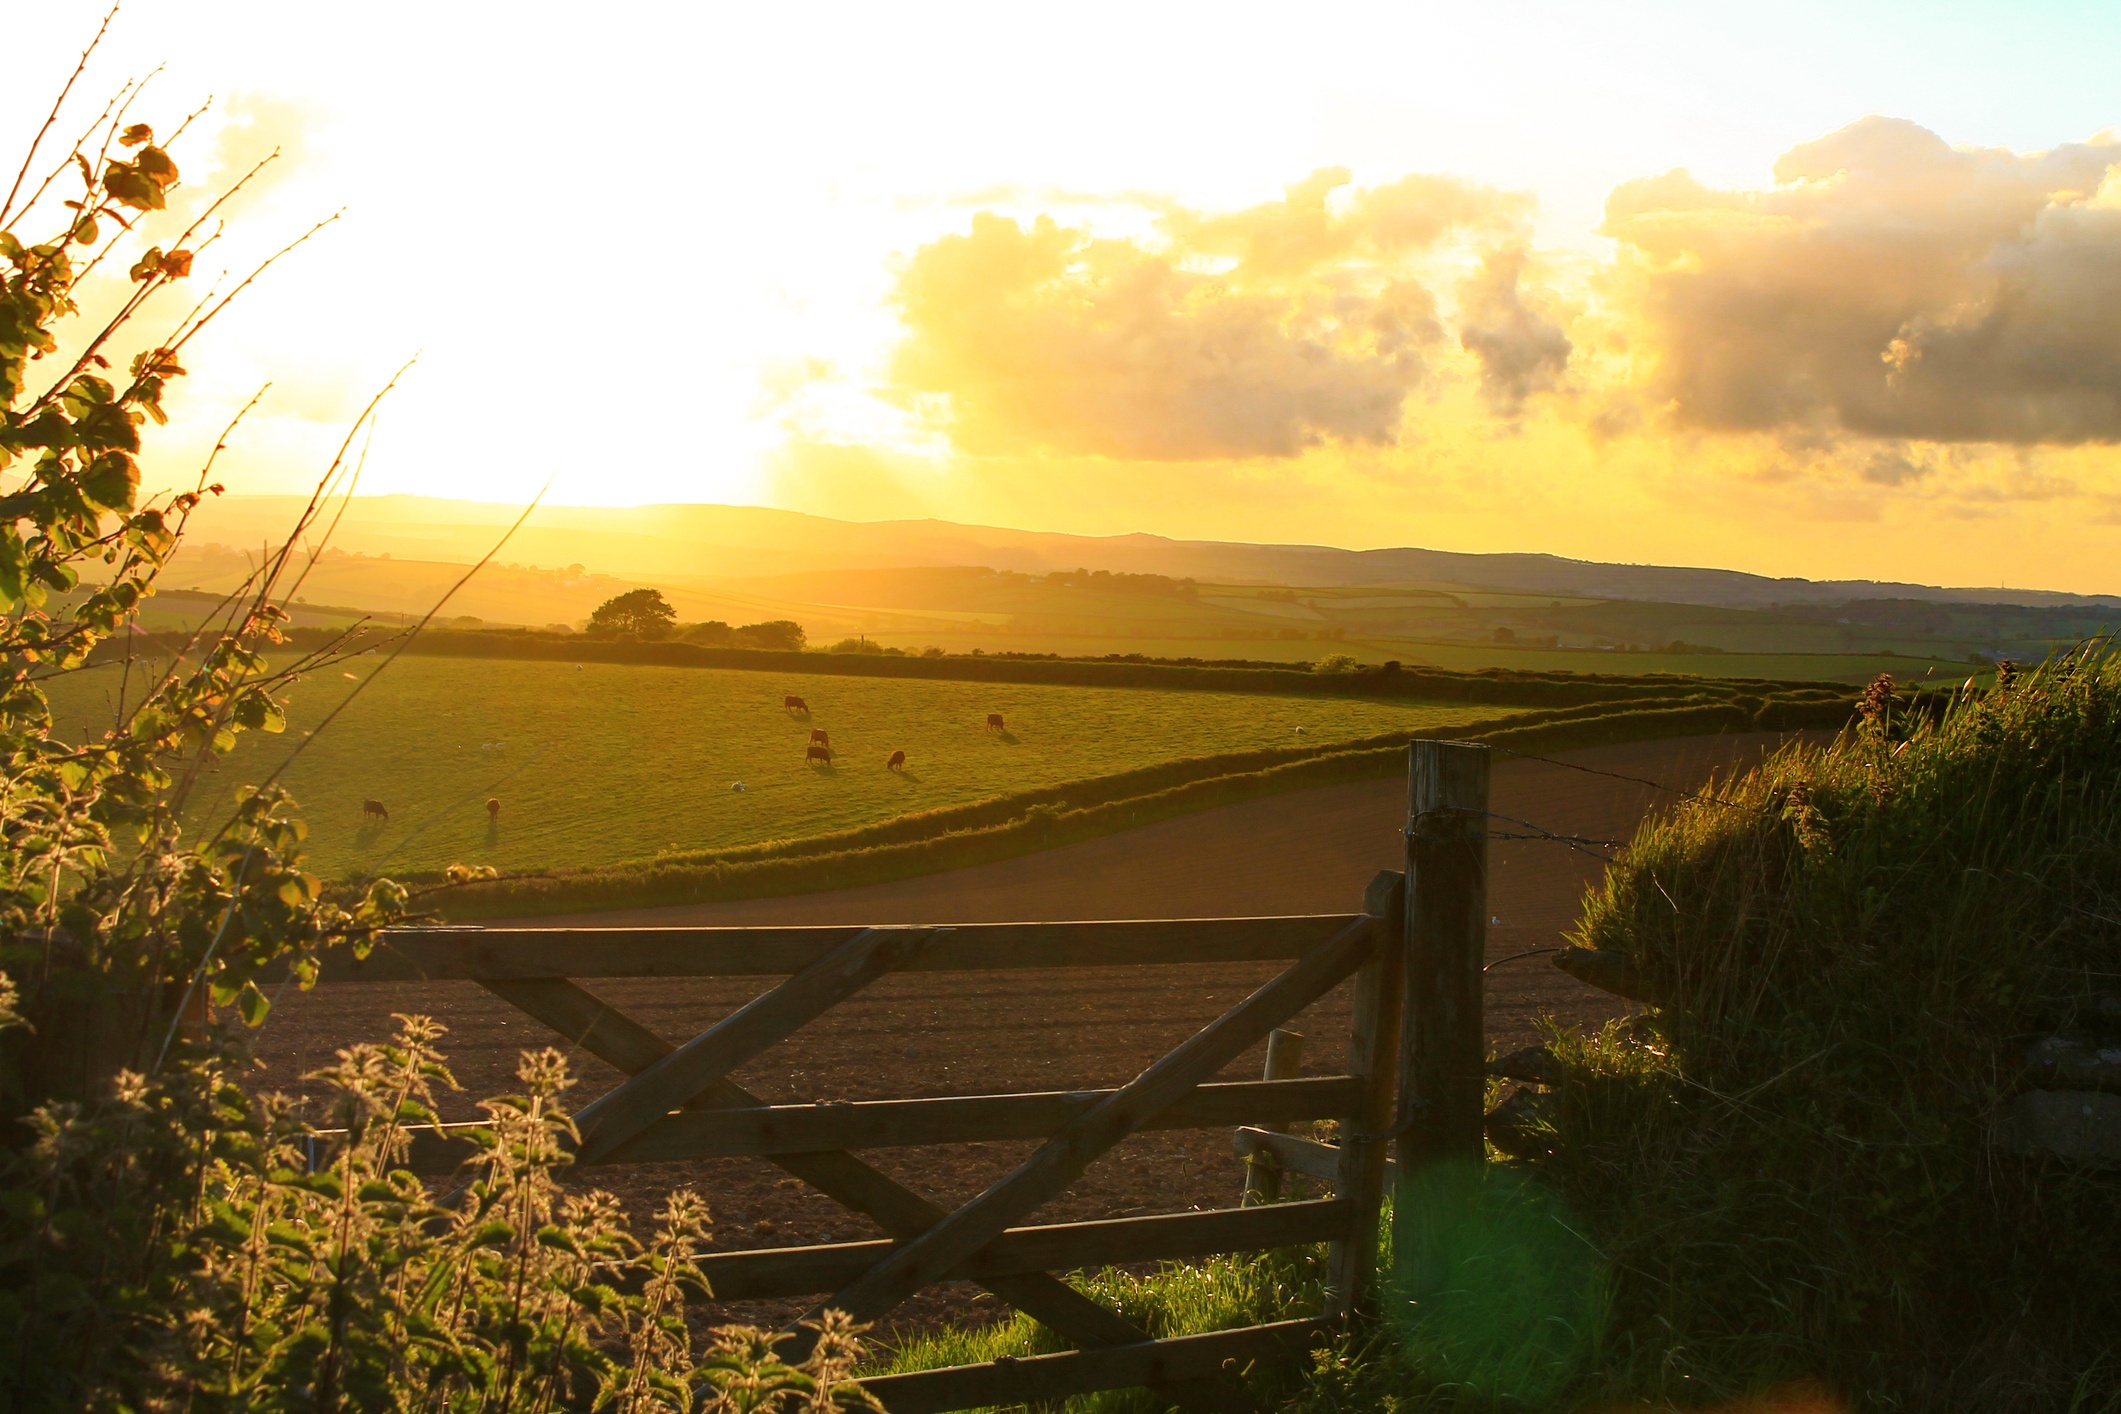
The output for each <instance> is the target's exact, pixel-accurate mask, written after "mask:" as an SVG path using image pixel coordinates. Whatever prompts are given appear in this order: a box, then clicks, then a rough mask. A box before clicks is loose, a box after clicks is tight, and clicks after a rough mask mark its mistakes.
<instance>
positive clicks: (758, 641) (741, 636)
mask: <svg viewBox="0 0 2121 1414" xmlns="http://www.w3.org/2000/svg"><path fill="white" fill-rule="evenodd" d="M809 638H810V636H809V635H808V634H806V633H804V632H803V626H802V625H801V624H799V623H797V622H796V621H795V620H794V619H769V620H767V621H766V622H765V623H762V624H745V625H744V626H743V627H742V628H740V629H738V630H737V631H736V641H737V645H738V646H739V647H742V648H777V649H780V650H782V651H784V652H793V651H795V650H796V649H799V648H801V647H802V646H803V645H804V644H805V643H806V642H808V641H809Z"/></svg>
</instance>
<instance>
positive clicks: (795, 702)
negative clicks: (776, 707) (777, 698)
mask: <svg viewBox="0 0 2121 1414" xmlns="http://www.w3.org/2000/svg"><path fill="white" fill-rule="evenodd" d="M781 706H783V707H785V708H787V709H788V710H789V711H790V712H800V713H802V714H803V715H804V716H806V717H807V716H809V715H810V704H809V703H807V702H805V701H804V700H803V699H802V698H800V697H783V698H782V699H781Z"/></svg>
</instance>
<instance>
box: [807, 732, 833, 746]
mask: <svg viewBox="0 0 2121 1414" xmlns="http://www.w3.org/2000/svg"><path fill="white" fill-rule="evenodd" d="M810 744H811V745H812V746H830V745H832V738H831V737H829V736H826V735H825V729H824V728H823V727H812V728H811V729H810Z"/></svg>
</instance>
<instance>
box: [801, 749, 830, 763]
mask: <svg viewBox="0 0 2121 1414" xmlns="http://www.w3.org/2000/svg"><path fill="white" fill-rule="evenodd" d="M812 761H822V762H824V763H825V764H826V765H827V766H830V765H831V764H832V748H831V747H829V746H813V747H811V748H810V749H809V750H808V751H806V752H804V753H803V764H804V765H806V766H807V765H809V764H810V763H811V762H812Z"/></svg>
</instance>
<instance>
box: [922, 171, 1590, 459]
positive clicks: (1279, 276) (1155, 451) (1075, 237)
mask: <svg viewBox="0 0 2121 1414" xmlns="http://www.w3.org/2000/svg"><path fill="white" fill-rule="evenodd" d="M1348 182H1349V176H1348V173H1347V172H1346V170H1345V169H1340V168H1329V169H1326V170H1324V171H1321V172H1318V173H1316V174H1314V175H1312V176H1311V177H1309V178H1307V179H1306V180H1305V181H1302V182H1299V183H1297V184H1296V185H1294V186H1292V187H1290V188H1289V189H1288V191H1287V193H1286V195H1285V197H1284V199H1283V200H1281V201H1276V202H1268V203H1265V204H1263V205H1260V206H1255V207H1252V208H1249V209H1247V210H1244V211H1238V212H1230V213H1224V214H1216V215H1202V214H1199V213H1192V212H1183V211H1174V212H1170V213H1167V214H1166V215H1165V216H1164V217H1163V218H1162V219H1161V220H1160V221H1159V222H1158V224H1157V231H1156V235H1155V237H1154V238H1153V239H1117V238H1110V237H1099V236H1097V235H1095V234H1093V233H1092V232H1091V231H1089V230H1087V229H1083V228H1078V227H1072V226H1063V225H1060V224H1058V223H1056V222H1055V221H1053V220H1052V219H1051V218H1049V217H1040V218H1038V219H1037V220H1035V221H1034V222H1032V224H1031V225H1030V226H1029V227H1028V228H1027V227H1025V226H1023V225H1020V224H1019V223H1018V222H1017V221H1015V220H1013V219H1009V218H1007V217H1003V216H997V215H994V214H991V213H987V212H982V213H980V214H978V215H976V216H975V217H974V218H973V220H972V224H971V229H970V231H969V232H968V233H966V234H964V235H952V236H946V237H943V238H942V239H939V240H936V241H934V242H931V243H930V244H928V245H925V246H922V247H921V248H920V249H919V250H918V251H916V252H915V254H914V255H913V256H912V258H911V259H910V260H909V261H908V262H907V264H906V266H905V268H904V269H903V270H902V271H901V272H900V275H899V278H898V281H897V284H896V287H895V289H894V292H893V296H892V298H893V302H894V303H895V305H896V307H897V309H898V312H899V314H900V316H901V318H902V319H903V321H904V324H905V330H906V337H905V340H904V342H903V343H901V344H900V345H899V347H898V349H897V351H896V354H895V356H894V358H893V361H892V365H891V390H890V391H891V393H892V395H893V396H894V397H896V398H897V399H898V400H899V401H900V402H902V403H903V404H906V405H909V406H912V407H914V408H916V409H917V410H919V411H921V412H922V413H924V414H925V415H927V416H928V417H929V418H930V419H931V420H933V421H934V422H935V423H937V424H938V425H940V426H941V427H943V428H944V429H945V430H947V432H948V433H949V435H950V437H951V440H952V441H953V442H954V443H955V445H956V446H958V447H959V448H960V449H961V450H964V451H968V452H973V453H976V454H982V455H999V454H1014V453H1021V452H1025V451H1031V450H1040V449H1043V450H1048V451H1054V452H1060V453H1065V454H1077V455H1095V456H1107V457H1115V458H1127V459H1133V460H1147V461H1187V460H1199V459H1210V458H1249V457H1288V456H1294V455H1296V454H1298V453H1300V452H1302V451H1303V450H1304V449H1305V448H1307V447H1310V446H1314V445H1317V444H1319V443H1321V442H1325V441H1328V440H1332V441H1339V442H1344V443H1352V444H1384V443H1389V442H1391V441H1393V440H1394V438H1395V436H1396V435H1397V432H1398V429H1399V425H1400V420H1401V409H1402V405H1403V404H1404V403H1405V401H1406V399H1407V397H1408V395H1409V394H1410V393H1412V392H1414V391H1415V390H1416V389H1418V388H1420V387H1422V386H1423V384H1424V383H1425V382H1427V381H1428V379H1429V378H1430V376H1431V373H1432V360H1431V355H1432V352H1433V351H1434V350H1435V349H1436V347H1437V346H1438V345H1440V344H1441V343H1442V342H1443V339H1444V333H1445V331H1444V325H1443V321H1442V319H1441V318H1440V317H1439V315H1438V312H1437V304H1436V299H1435V297H1434V295H1433V294H1432V292H1431V289H1430V287H1429V284H1428V283H1427V282H1426V281H1425V279H1424V277H1423V271H1422V269H1421V266H1420V257H1422V256H1424V255H1426V254H1428V253H1429V252H1431V251H1433V250H1434V248H1435V247H1436V246H1437V245H1438V244H1439V243H1440V242H1442V241H1444V240H1445V239H1447V238H1449V237H1452V236H1454V235H1465V236H1468V237H1471V238H1477V239H1488V240H1492V239H1494V238H1495V237H1496V235H1497V234H1498V233H1505V234H1506V233H1509V232H1512V231H1514V230H1515V228H1516V227H1517V225H1518V224H1519V223H1520V222H1521V221H1522V219H1523V216H1524V214H1525V212H1526V210H1527V209H1528V208H1527V202H1526V199H1525V198H1524V197H1522V196H1517V195H1512V194H1508V193H1503V192H1497V191H1494V190H1491V189H1489V188H1485V187H1480V186H1476V185H1473V184H1470V183H1465V182H1460V181H1456V180H1454V179H1451V178H1444V177H1429V176H1414V177H1409V178H1406V179H1404V180H1402V181H1398V182H1394V183H1391V184H1389V185H1386V186H1379V187H1372V188H1367V189H1356V190H1352V191H1350V192H1348V193H1346V194H1345V196H1344V198H1343V199H1340V200H1334V199H1333V197H1334V195H1335V193H1336V192H1337V191H1338V190H1339V189H1340V188H1342V187H1345V186H1347V185H1348ZM1516 268H1517V267H1516V266H1515V265H1510V264H1508V263H1507V262H1505V265H1504V266H1499V267H1497V271H1498V273H1497V274H1496V275H1495V276H1494V277H1492V278H1491V279H1490V281H1489V284H1490V285H1492V284H1493V280H1494V279H1501V278H1503V273H1501V272H1504V271H1505V270H1506V273H1507V283H1508V285H1509V295H1508V296H1505V295H1504V294H1502V293H1501V292H1500V291H1499V288H1498V290H1496V291H1495V292H1493V298H1491V300H1490V304H1491V305H1493V307H1494V309H1495V310H1496V311H1499V312H1500V315H1501V322H1500V323H1498V324H1497V325H1496V326H1495V327H1496V329H1497V330H1498V331H1499V332H1498V333H1497V334H1496V341H1495V347H1494V350H1493V353H1492V357H1491V355H1490V354H1489V353H1483V354H1482V355H1481V356H1482V358H1483V360H1484V362H1492V363H1493V365H1494V366H1495V367H1497V368H1498V369H1501V370H1503V371H1502V372H1500V373H1499V374H1498V377H1499V378H1500V379H1501V380H1502V386H1505V387H1506V388H1512V387H1521V388H1522V389H1523V390H1524V391H1523V392H1520V393H1518V394H1517V400H1518V401H1521V400H1522V397H1523V396H1524V395H1525V393H1528V392H1529V391H1531V390H1532V389H1533V388H1535V387H1537V386H1545V383H1546V382H1548V381H1551V378H1550V376H1549V369H1550V366H1551V364H1552V361H1553V359H1554V358H1555V357H1557V355H1556V353H1555V350H1554V346H1553V344H1552V342H1551V340H1549V341H1548V342H1547V343H1546V344H1545V345H1542V346H1540V349H1539V350H1538V351H1536V352H1534V353H1532V354H1531V355H1529V357H1530V358H1531V362H1529V363H1525V362H1524V359H1525V357H1527V356H1526V355H1524V354H1521V353H1519V352H1517V345H1516V344H1514V343H1511V342H1510V341H1511V340H1513V339H1522V338H1523V337H1524V336H1525V335H1526V333H1527V331H1528V330H1530V329H1531V326H1530V325H1528V324H1524V323H1523V321H1522V320H1520V323H1519V324H1511V323H1510V322H1509V318H1508V311H1506V310H1503V309H1502V306H1501V305H1500V304H1496V303H1495V301H1496V300H1503V299H1505V298H1514V291H1515V281H1516ZM1481 289H1482V290H1488V289H1489V286H1488V285H1482V286H1481ZM1520 313H1522V314H1524V315H1525V316H1526V318H1530V315H1529V311H1520ZM1535 322H1536V321H1535ZM1520 325H1522V327H1520ZM1533 332H1534V334H1535V335H1536V332H1537V331H1533ZM1556 332H1557V333H1558V331H1556ZM1535 342H1536V338H1535ZM1558 357H1559V358H1560V360H1561V361H1562V362H1563V363H1565V362H1566V360H1567V342H1566V340H1562V341H1561V344H1560V346H1559V353H1558ZM1512 360H1515V361H1514V362H1513V361H1512ZM1543 380H1544V381H1543Z"/></svg>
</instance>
